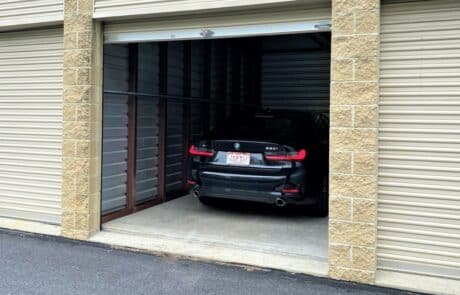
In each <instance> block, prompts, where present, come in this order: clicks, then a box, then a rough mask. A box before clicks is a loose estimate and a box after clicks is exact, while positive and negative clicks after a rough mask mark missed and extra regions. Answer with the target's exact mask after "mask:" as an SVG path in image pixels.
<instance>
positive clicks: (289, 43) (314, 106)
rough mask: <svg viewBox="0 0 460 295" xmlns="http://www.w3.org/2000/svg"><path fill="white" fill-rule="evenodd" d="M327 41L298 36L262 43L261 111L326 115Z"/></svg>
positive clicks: (320, 38)
mask: <svg viewBox="0 0 460 295" xmlns="http://www.w3.org/2000/svg"><path fill="white" fill-rule="evenodd" d="M312 36H314V38H313V37H312ZM327 36H329V35H327ZM327 38H328V37H325V35H313V34H302V35H297V36H279V37H271V38H267V39H266V40H264V42H263V54H262V67H261V102H262V106H263V107H266V108H270V109H291V110H305V111H317V112H328V111H329V87H330V86H329V85H330V55H331V54H330V47H329V46H330V43H329V40H328V39H327ZM320 40H321V41H320Z"/></svg>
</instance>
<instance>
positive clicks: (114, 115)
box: [102, 45, 129, 214]
mask: <svg viewBox="0 0 460 295" xmlns="http://www.w3.org/2000/svg"><path fill="white" fill-rule="evenodd" d="M128 69H129V48H128V46H126V45H121V46H120V45H116V46H113V45H108V46H105V48H104V88H105V89H107V90H111V91H124V92H126V91H128V87H129V70H128ZM103 122H104V123H103V125H104V126H103V127H104V131H103V137H104V138H103V156H102V214H107V213H110V212H114V211H117V210H119V209H122V208H124V207H126V204H127V187H126V182H127V177H128V176H127V175H128V174H127V173H128V172H127V170H128V96H127V95H116V94H108V93H105V94H104V120H103Z"/></svg>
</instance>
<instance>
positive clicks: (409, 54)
mask: <svg viewBox="0 0 460 295" xmlns="http://www.w3.org/2000/svg"><path fill="white" fill-rule="evenodd" d="M395 2H396V1H392V3H389V2H387V3H385V2H384V4H383V11H382V13H383V15H382V39H381V103H380V130H379V134H380V165H379V209H378V268H379V269H381V270H387V271H395V272H405V273H412V274H421V275H428V276H434V277H443V278H453V279H460V3H459V2H458V1H439V0H438V1H415V2H414V1H411V2H407V3H395ZM399 2H401V1H399Z"/></svg>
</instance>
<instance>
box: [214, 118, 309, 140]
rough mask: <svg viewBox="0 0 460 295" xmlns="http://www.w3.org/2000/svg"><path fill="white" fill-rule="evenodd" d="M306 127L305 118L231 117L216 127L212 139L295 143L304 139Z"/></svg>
mask: <svg viewBox="0 0 460 295" xmlns="http://www.w3.org/2000/svg"><path fill="white" fill-rule="evenodd" d="M308 129H309V128H308V126H307V120H306V118H299V117H293V118H289V117H287V116H281V117H280V116H275V115H254V116H251V117H231V118H229V119H227V120H225V122H222V123H221V124H220V126H218V127H217V128H216V130H215V132H214V134H213V136H212V137H213V138H212V139H241V140H261V141H270V142H276V143H280V144H288V145H295V144H296V143H302V142H304V141H305V138H306V136H307V130H308Z"/></svg>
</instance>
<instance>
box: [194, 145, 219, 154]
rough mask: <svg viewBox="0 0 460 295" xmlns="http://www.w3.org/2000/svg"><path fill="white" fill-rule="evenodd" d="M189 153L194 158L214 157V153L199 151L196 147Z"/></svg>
mask: <svg viewBox="0 0 460 295" xmlns="http://www.w3.org/2000/svg"><path fill="white" fill-rule="evenodd" d="M188 152H189V154H190V155H192V156H199V157H212V156H214V152H213V151H207V150H199V149H197V148H196V147H195V146H194V145H191V146H190V149H189V150H188Z"/></svg>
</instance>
